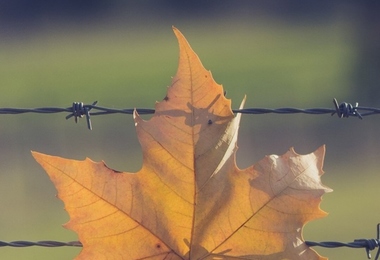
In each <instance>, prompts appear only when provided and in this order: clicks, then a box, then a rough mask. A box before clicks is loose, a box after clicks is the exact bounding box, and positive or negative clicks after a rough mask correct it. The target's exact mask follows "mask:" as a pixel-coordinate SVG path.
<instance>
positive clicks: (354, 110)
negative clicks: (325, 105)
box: [331, 98, 363, 119]
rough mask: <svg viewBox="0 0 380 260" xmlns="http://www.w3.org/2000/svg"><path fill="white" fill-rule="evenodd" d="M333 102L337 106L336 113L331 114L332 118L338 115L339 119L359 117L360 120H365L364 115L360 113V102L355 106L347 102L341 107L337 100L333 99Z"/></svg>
mask: <svg viewBox="0 0 380 260" xmlns="http://www.w3.org/2000/svg"><path fill="white" fill-rule="evenodd" d="M333 102H334V106H335V111H334V112H333V113H331V115H332V116H333V115H334V114H335V113H336V114H337V115H338V117H339V118H343V117H346V118H348V117H349V116H356V117H359V118H360V119H363V117H362V115H361V114H360V113H359V112H358V108H359V103H358V102H356V103H355V106H353V105H351V104H350V103H346V102H343V103H341V104H340V105H338V101H337V100H336V98H334V99H333Z"/></svg>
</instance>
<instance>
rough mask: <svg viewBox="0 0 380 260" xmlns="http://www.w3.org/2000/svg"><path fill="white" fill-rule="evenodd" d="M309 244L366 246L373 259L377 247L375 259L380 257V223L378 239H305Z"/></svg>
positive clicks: (379, 225)
mask: <svg viewBox="0 0 380 260" xmlns="http://www.w3.org/2000/svg"><path fill="white" fill-rule="evenodd" d="M305 243H306V245H308V246H321V247H326V248H336V247H350V248H365V250H366V253H367V258H368V259H371V251H372V250H374V249H375V248H378V249H377V253H376V256H375V260H378V259H379V256H380V223H379V224H377V238H376V239H355V240H354V242H350V243H342V242H333V241H327V242H311V241H305Z"/></svg>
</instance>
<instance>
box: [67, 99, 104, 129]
mask: <svg viewBox="0 0 380 260" xmlns="http://www.w3.org/2000/svg"><path fill="white" fill-rule="evenodd" d="M97 103H98V101H95V102H94V103H92V105H83V102H73V106H72V114H71V115H68V116H66V119H69V118H71V117H74V118H75V123H78V117H79V118H82V117H83V116H86V120H87V127H88V129H90V130H92V124H91V119H90V110H91V109H92V108H94V106H95V105H96V104H97Z"/></svg>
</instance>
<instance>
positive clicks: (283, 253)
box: [33, 28, 329, 260]
mask: <svg viewBox="0 0 380 260" xmlns="http://www.w3.org/2000/svg"><path fill="white" fill-rule="evenodd" d="M174 33H175V35H176V36H177V38H178V41H179V46H180V58H179V68H178V71H177V74H176V76H175V77H174V78H173V81H172V85H171V86H170V87H169V88H168V92H167V96H166V97H165V98H164V100H163V101H161V102H159V103H157V104H156V112H155V114H154V116H153V117H152V118H151V119H150V120H149V121H144V120H142V119H141V118H140V116H139V115H138V114H137V113H135V114H134V119H135V125H136V129H137V134H138V138H139V140H140V143H141V146H142V150H143V166H142V168H141V170H140V171H139V172H137V173H136V174H132V173H127V172H125V173H120V172H117V171H114V170H112V169H109V168H108V167H107V166H106V165H105V164H104V163H103V162H100V163H96V162H93V161H91V160H89V159H86V160H85V161H75V160H69V159H63V158H59V157H53V156H48V155H43V154H40V153H35V152H34V153H33V155H34V157H35V158H36V160H37V161H38V162H39V163H40V164H41V165H42V166H43V168H44V169H45V170H46V171H47V173H48V174H49V176H50V178H51V180H52V181H53V182H54V184H55V186H56V188H57V190H58V195H59V198H60V199H62V200H63V201H64V203H65V208H66V210H67V212H68V213H69V215H70V221H69V223H67V224H66V227H67V228H69V229H72V230H74V231H75V232H77V233H78V235H79V239H80V241H81V242H82V243H83V250H82V251H81V253H80V255H79V256H78V259H173V260H174V259H192V260H198V259H276V260H277V259H307V260H310V259H323V258H322V257H320V256H319V255H318V254H316V253H315V252H314V251H313V250H311V249H309V248H308V247H307V246H306V245H305V243H304V240H303V238H302V228H303V226H304V224H305V223H306V222H308V221H310V220H313V219H316V218H320V217H322V216H324V215H325V213H324V212H323V211H322V210H321V209H320V208H319V204H320V201H321V196H322V195H323V194H324V193H325V192H327V191H329V189H328V188H326V187H325V186H323V185H322V184H321V181H320V176H321V175H322V173H323V171H322V163H323V157H324V147H321V148H319V149H318V150H317V151H315V152H314V153H311V154H308V155H298V154H296V153H295V152H294V151H293V150H292V149H291V150H290V151H289V152H287V153H286V154H284V155H282V156H275V155H271V156H267V157H265V158H264V159H263V160H261V161H260V162H259V163H257V164H256V165H254V166H252V167H249V168H247V169H244V170H240V169H239V168H238V167H237V166H236V162H235V153H236V149H237V146H236V142H237V132H238V126H239V121H240V115H241V114H238V115H237V116H234V114H233V113H232V110H231V102H230V100H228V99H226V98H225V97H224V95H223V89H222V86H221V85H218V84H217V83H216V82H215V81H214V80H213V78H212V76H211V73H210V72H209V71H207V70H205V69H204V67H203V66H202V64H201V62H200V60H199V59H198V56H197V55H196V54H195V53H194V51H193V50H192V49H191V47H190V46H189V44H188V43H187V41H186V39H185V38H184V36H183V35H182V34H181V33H180V32H179V31H178V30H177V29H176V28H174Z"/></svg>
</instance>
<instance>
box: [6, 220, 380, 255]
mask: <svg viewBox="0 0 380 260" xmlns="http://www.w3.org/2000/svg"><path fill="white" fill-rule="evenodd" d="M305 244H306V245H307V246H309V247H312V246H320V247H325V248H338V247H349V248H364V249H365V250H366V254H367V258H368V259H371V257H372V256H371V251H372V250H374V249H376V248H378V250H377V253H376V256H375V258H374V259H375V260H378V259H379V256H380V223H379V224H377V238H376V239H355V240H354V241H353V242H349V243H343V242H336V241H327V242H312V241H305ZM5 246H9V247H31V246H41V247H62V246H69V247H82V246H83V245H82V243H81V242H80V241H70V242H58V241H38V242H30V241H12V242H3V241H0V247H5Z"/></svg>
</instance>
